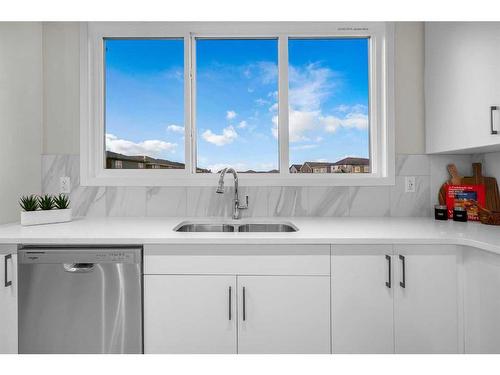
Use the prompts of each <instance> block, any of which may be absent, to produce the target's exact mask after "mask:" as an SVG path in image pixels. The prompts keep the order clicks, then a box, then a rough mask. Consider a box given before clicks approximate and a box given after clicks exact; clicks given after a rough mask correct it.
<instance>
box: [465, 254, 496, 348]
mask: <svg viewBox="0 0 500 375" xmlns="http://www.w3.org/2000/svg"><path fill="white" fill-rule="evenodd" d="M464 267H465V283H464V284H465V285H464V287H465V296H464V305H465V352H466V353H476V354H486V353H492V354H500V319H499V317H500V293H499V290H500V255H497V254H493V253H488V252H486V251H481V250H477V249H473V248H467V250H466V251H465V252H464Z"/></svg>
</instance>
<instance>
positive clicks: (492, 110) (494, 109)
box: [490, 105, 500, 135]
mask: <svg viewBox="0 0 500 375" xmlns="http://www.w3.org/2000/svg"><path fill="white" fill-rule="evenodd" d="M499 109H500V107H499V106H497V105H492V106H491V107H490V126H491V134H493V135H495V134H498V130H495V129H494V128H493V112H494V111H498V110H499Z"/></svg>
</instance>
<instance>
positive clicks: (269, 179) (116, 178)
mask: <svg viewBox="0 0 500 375" xmlns="http://www.w3.org/2000/svg"><path fill="white" fill-rule="evenodd" d="M113 172H119V174H118V173H113ZM218 178H219V175H218V174H210V175H189V174H187V173H185V172H184V171H179V173H174V174H170V173H165V171H144V170H120V171H104V172H103V173H102V175H99V176H84V174H83V173H82V176H81V185H82V186H215V185H217V181H218ZM238 178H239V182H240V186H388V185H394V184H395V177H394V175H390V176H379V175H376V174H361V173H360V174H341V175H340V174H339V175H336V174H326V175H314V174H301V175H298V176H296V175H289V174H288V175H280V174H275V175H267V176H266V175H257V176H256V175H245V174H243V173H240V174H239V175H238ZM227 182H228V183H229V184H231V183H232V179H228V180H227Z"/></svg>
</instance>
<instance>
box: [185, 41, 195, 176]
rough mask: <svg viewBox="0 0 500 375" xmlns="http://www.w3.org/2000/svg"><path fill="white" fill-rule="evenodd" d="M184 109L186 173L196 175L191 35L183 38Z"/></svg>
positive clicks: (193, 68) (193, 70)
mask: <svg viewBox="0 0 500 375" xmlns="http://www.w3.org/2000/svg"><path fill="white" fill-rule="evenodd" d="M184 56H185V57H184V58H185V62H184V69H185V73H184V90H185V94H184V101H185V102H184V107H185V117H186V129H185V138H186V139H185V145H186V156H185V158H186V168H185V170H186V173H187V174H188V175H191V174H193V173H196V125H195V122H196V112H195V111H196V87H195V82H196V79H195V73H196V68H195V67H196V62H195V44H194V38H193V35H192V34H191V33H187V34H186V36H185V37H184Z"/></svg>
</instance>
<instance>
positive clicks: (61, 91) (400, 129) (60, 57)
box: [43, 22, 425, 154]
mask: <svg viewBox="0 0 500 375" xmlns="http://www.w3.org/2000/svg"><path fill="white" fill-rule="evenodd" d="M78 29H79V24H78V23H75V22H67V23H53V22H48V23H44V24H43V47H44V54H43V61H44V97H45V100H44V113H45V114H44V126H43V153H44V154H79V123H78V121H79V98H78V90H79V57H78V55H79V34H78ZM395 38H396V40H395V42H396V43H395V54H396V56H395V64H396V70H395V84H396V87H395V94H396V153H403V154H423V153H424V152H425V137H424V88H423V81H424V25H423V23H422V22H399V23H397V24H396V36H395Z"/></svg>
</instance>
